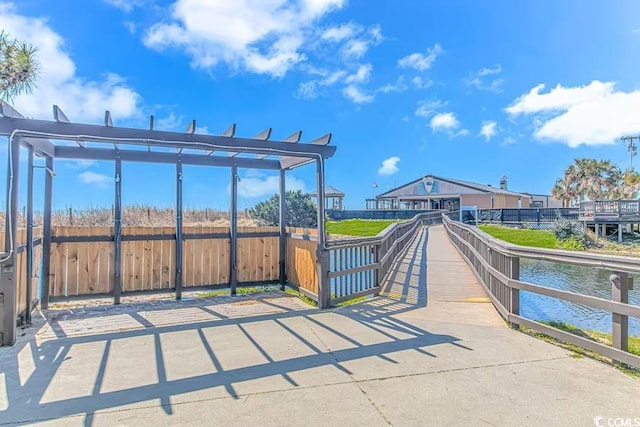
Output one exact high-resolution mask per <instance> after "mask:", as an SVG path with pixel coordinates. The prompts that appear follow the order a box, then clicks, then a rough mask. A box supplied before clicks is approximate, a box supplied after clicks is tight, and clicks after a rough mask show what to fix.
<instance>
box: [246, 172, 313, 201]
mask: <svg viewBox="0 0 640 427" xmlns="http://www.w3.org/2000/svg"><path fill="white" fill-rule="evenodd" d="M279 188H280V178H279V177H278V176H277V175H264V174H262V173H259V172H256V171H248V172H247V175H246V176H245V177H242V178H241V179H240V182H238V195H239V196H241V197H247V198H257V197H263V196H270V195H272V194H277V193H278V191H279ZM289 190H291V191H298V190H300V191H302V192H305V191H306V190H305V185H304V182H303V181H301V180H299V179H297V178H296V177H294V176H291V175H289V176H287V191H289Z"/></svg>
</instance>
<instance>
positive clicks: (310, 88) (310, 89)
mask: <svg viewBox="0 0 640 427" xmlns="http://www.w3.org/2000/svg"><path fill="white" fill-rule="evenodd" d="M319 94H320V93H319V91H318V82H317V81H315V80H312V81H309V82H301V83H300V84H299V85H298V89H297V90H296V91H295V92H294V94H293V96H295V97H296V98H298V99H315V98H317V97H318V96H319Z"/></svg>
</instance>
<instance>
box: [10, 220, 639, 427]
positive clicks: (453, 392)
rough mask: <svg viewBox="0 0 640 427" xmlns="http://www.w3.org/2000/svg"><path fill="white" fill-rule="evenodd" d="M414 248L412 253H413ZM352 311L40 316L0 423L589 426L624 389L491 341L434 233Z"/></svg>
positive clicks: (467, 287)
mask: <svg viewBox="0 0 640 427" xmlns="http://www.w3.org/2000/svg"><path fill="white" fill-rule="evenodd" d="M427 241H428V243H427V244H426V245H425V242H427ZM383 294H384V295H385V296H381V297H379V298H375V299H373V300H371V301H368V302H366V303H361V304H357V305H353V306H350V307H344V308H340V309H335V310H329V311H322V312H321V311H318V310H316V309H313V308H310V307H308V306H305V305H303V304H301V303H300V302H299V301H298V300H297V299H295V298H291V297H288V296H284V295H282V294H268V295H263V296H261V297H259V298H253V297H236V298H224V297H223V298H215V299H205V300H196V301H184V302H182V303H176V302H158V303H147V304H139V305H134V306H120V307H117V308H107V309H105V308H101V309H99V310H98V309H91V310H89V309H88V310H84V312H83V311H82V310H80V311H79V312H77V313H76V312H74V313H69V312H68V311H66V312H58V313H55V312H50V313H48V316H49V319H50V321H49V324H48V325H43V324H42V321H40V324H39V327H34V328H33V330H30V331H26V334H25V335H24V336H23V337H21V339H20V341H19V344H18V345H17V346H16V347H14V348H2V349H0V424H11V425H12V424H16V423H25V422H37V421H44V420H49V421H48V422H47V425H64V426H65V427H66V426H75V425H78V426H81V425H84V426H86V425H169V424H173V425H255V424H256V423H259V424H260V425H265V426H270V425H363V426H384V425H416V426H421V425H484V424H486V425H535V426H539V425H595V424H594V421H593V420H594V418H595V417H604V420H605V421H604V422H605V424H603V425H607V424H606V420H607V418H609V417H621V418H629V417H630V418H634V417H640V413H639V412H638V411H639V409H638V406H637V401H638V396H640V381H639V380H638V379H634V378H631V377H628V376H626V375H624V374H622V373H620V372H619V371H617V370H615V369H613V368H611V367H608V366H605V365H603V364H600V363H597V362H595V361H592V360H589V359H576V358H573V357H571V355H570V354H569V353H568V352H567V351H566V350H563V349H562V348H559V347H556V346H553V345H550V344H547V343H545V342H543V341H540V340H537V339H534V338H531V337H529V336H526V335H524V334H522V333H519V332H516V331H513V330H511V329H509V328H508V327H506V325H505V324H504V322H503V321H502V320H501V319H500V317H499V316H498V315H497V314H496V312H495V310H494V309H493V307H492V306H491V304H489V303H488V302H487V300H486V297H485V295H484V294H483V292H482V289H481V287H480V285H479V284H478V283H477V281H476V280H475V278H474V276H473V275H472V273H471V272H470V270H469V269H468V268H467V266H466V264H465V263H464V262H463V261H462V259H460V257H459V256H458V254H457V252H456V251H455V249H454V248H453V247H452V246H451V245H450V244H449V242H448V240H447V238H446V235H445V234H444V232H443V230H442V228H441V227H440V226H438V227H433V228H431V229H430V230H428V239H427V230H425V232H424V234H423V235H422V236H421V238H420V239H418V240H416V241H415V242H414V244H413V245H412V246H411V247H410V248H409V249H408V251H407V253H406V254H405V256H404V257H403V259H402V260H400V261H399V262H398V263H397V264H396V265H395V266H394V269H393V271H392V272H391V274H390V275H389V282H388V283H387V284H386V285H385V286H384V289H383Z"/></svg>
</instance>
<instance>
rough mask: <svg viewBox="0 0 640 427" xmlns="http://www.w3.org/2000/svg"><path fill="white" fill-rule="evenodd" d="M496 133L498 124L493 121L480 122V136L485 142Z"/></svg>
mask: <svg viewBox="0 0 640 427" xmlns="http://www.w3.org/2000/svg"><path fill="white" fill-rule="evenodd" d="M497 133H498V124H497V123H496V122H493V121H486V122H482V128H481V129H480V133H479V135H480V136H484V138H485V139H486V140H487V142H488V141H489V140H490V139H491V138H493V137H494V136H495V135H496V134H497Z"/></svg>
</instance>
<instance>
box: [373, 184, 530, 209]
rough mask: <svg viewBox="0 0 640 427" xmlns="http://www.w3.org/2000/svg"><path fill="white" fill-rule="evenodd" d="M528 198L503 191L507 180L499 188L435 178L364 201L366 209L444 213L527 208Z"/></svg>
mask: <svg viewBox="0 0 640 427" xmlns="http://www.w3.org/2000/svg"><path fill="white" fill-rule="evenodd" d="M531 203H532V197H531V195H530V194H526V193H519V192H515V191H511V190H508V189H507V177H506V176H503V177H502V178H501V180H500V186H499V187H494V186H492V185H487V184H479V183H476V182H470V181H463V180H460V179H453V178H446V177H441V176H435V175H426V176H423V177H421V178H418V179H416V180H415V181H411V182H409V183H407V184H404V185H401V186H399V187H396V188H394V189H391V190H389V191H386V192H384V193H382V194H379V195H377V196H376V197H375V199H368V200H367V202H366V206H367V209H410V210H423V209H447V210H458V209H460V207H461V206H475V207H477V208H478V209H499V208H528V207H530V206H531Z"/></svg>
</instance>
